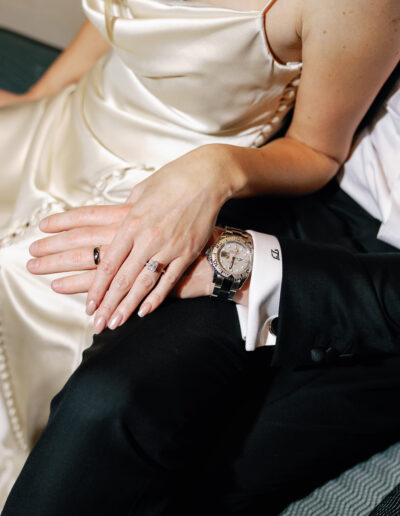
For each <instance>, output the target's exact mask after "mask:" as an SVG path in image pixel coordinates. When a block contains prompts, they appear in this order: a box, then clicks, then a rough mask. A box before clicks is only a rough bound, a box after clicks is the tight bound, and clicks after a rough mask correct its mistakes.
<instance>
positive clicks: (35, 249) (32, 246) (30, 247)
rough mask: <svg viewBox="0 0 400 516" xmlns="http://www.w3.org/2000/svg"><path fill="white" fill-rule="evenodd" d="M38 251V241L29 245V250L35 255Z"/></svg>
mask: <svg viewBox="0 0 400 516" xmlns="http://www.w3.org/2000/svg"><path fill="white" fill-rule="evenodd" d="M36 251H37V244H36V242H33V243H32V244H31V245H30V246H29V252H30V253H31V254H32V255H34V254H35V253H36Z"/></svg>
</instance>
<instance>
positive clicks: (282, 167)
mask: <svg viewBox="0 0 400 516" xmlns="http://www.w3.org/2000/svg"><path fill="white" fill-rule="evenodd" d="M278 5H279V3H278ZM303 5H304V9H303V11H302V16H303V20H304V21H303V22H302V23H301V25H300V26H301V37H302V41H303V50H302V51H303V63H304V68H303V75H302V79H301V82H300V87H299V92H298V99H297V102H296V107H295V113H294V117H293V121H292V124H291V126H290V128H289V130H288V133H287V134H286V136H285V137H284V138H280V139H278V140H275V141H273V142H271V143H269V144H267V145H265V146H264V147H263V148H261V149H246V148H241V147H234V146H227V145H219V144H216V145H206V146H203V147H199V148H197V149H195V150H193V151H191V152H189V153H188V154H186V155H184V156H182V157H180V158H179V159H177V160H175V161H174V162H171V163H168V164H167V165H166V166H164V167H162V168H161V169H160V170H158V171H157V172H156V173H155V174H153V175H152V176H151V177H149V178H148V179H146V180H145V181H143V182H141V183H139V184H138V185H137V186H135V187H134V188H133V190H132V193H131V195H130V197H129V199H128V201H127V204H128V205H129V206H130V211H129V212H128V213H127V215H126V217H125V218H124V220H123V221H122V223H121V224H120V225H119V229H118V231H117V232H116V234H115V236H114V238H113V241H112V243H111V245H110V247H109V248H108V249H107V252H106V253H105V255H104V257H103V258H102V261H101V263H100V265H99V267H98V269H97V271H96V273H95V275H94V279H93V283H91V286H90V289H89V292H88V299H87V311H88V313H90V314H93V313H94V312H95V311H96V310H97V314H96V318H95V330H96V332H100V331H102V329H103V328H104V327H105V326H106V324H107V323H109V322H110V321H116V320H117V321H118V322H119V324H122V323H123V322H125V321H126V320H127V318H128V317H129V316H130V315H131V314H132V312H133V310H135V309H136V307H137V306H138V305H139V304H140V303H141V302H142V300H143V299H144V300H145V301H144V303H143V304H142V312H144V313H149V312H150V311H153V310H154V309H156V308H157V307H158V306H159V305H160V303H162V301H163V300H164V299H165V297H166V296H167V294H168V293H169V292H170V291H171V289H172V288H173V287H174V286H175V284H176V283H177V281H178V280H179V278H180V277H181V276H182V274H183V272H184V271H185V270H186V269H187V267H188V266H189V265H190V264H191V263H193V262H194V261H195V260H196V259H197V257H198V256H199V253H200V252H201V250H202V249H203V247H204V246H205V244H206V243H207V241H208V239H209V238H210V236H211V232H212V229H213V227H214V224H215V220H216V216H217V214H218V212H219V209H220V208H221V206H222V205H223V204H224V202H225V201H226V200H227V199H229V198H230V197H235V196H251V195H255V194H258V193H271V194H275V195H276V194H278V195H282V194H289V195H295V194H306V193H309V192H312V191H313V190H317V189H319V188H321V187H322V186H323V185H324V184H325V183H326V182H328V181H329V179H330V178H331V177H332V176H333V175H334V174H335V173H336V171H337V170H338V168H339V166H340V164H341V163H342V162H343V161H344V160H345V158H346V156H347V154H348V152H349V148H350V145H351V141H352V138H353V134H354V131H355V129H356V127H357V125H358V124H359V122H360V120H361V118H362V117H363V115H364V113H365V111H366V109H367V107H368V105H369V104H370V103H371V101H372V100H373V98H374V96H375V95H376V93H377V91H378V90H379V88H380V87H381V85H382V84H383V82H384V81H385V79H386V78H387V76H388V75H389V74H390V72H391V70H392V69H393V68H394V67H395V65H396V63H397V61H398V59H399V49H400V32H399V30H398V27H399V25H400V24H399V21H400V4H399V2H398V0H379V2H377V1H376V0H325V1H324V2H320V1H319V0H308V1H307V2H306V1H304V2H303ZM87 216H88V217H89V219H90V217H91V210H88V212H87V214H86V212H82V211H75V212H70V213H68V214H64V215H63V216H56V217H55V218H54V217H50V218H49V219H45V220H44V221H43V222H42V224H41V229H42V230H43V231H46V232H50V233H51V232H62V231H65V230H68V229H72V228H74V227H79V226H85V225H90V224H89V222H90V221H89V220H86V218H85V217H87ZM32 252H33V254H35V250H34V249H32ZM50 254H51V253H50ZM148 260H155V261H158V262H159V263H160V264H162V265H163V266H168V268H167V272H166V274H164V275H163V276H161V277H160V275H159V274H154V273H151V274H150V275H149V273H148V271H147V269H146V268H144V264H145V263H146V262H147V261H148ZM32 272H33V271H32ZM150 280H151V281H150ZM112 326H114V325H112Z"/></svg>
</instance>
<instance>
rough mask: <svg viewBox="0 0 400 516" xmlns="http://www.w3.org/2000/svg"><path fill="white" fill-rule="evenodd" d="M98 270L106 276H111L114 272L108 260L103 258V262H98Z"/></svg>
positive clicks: (114, 267) (114, 269)
mask: <svg viewBox="0 0 400 516" xmlns="http://www.w3.org/2000/svg"><path fill="white" fill-rule="evenodd" d="M99 269H100V270H101V272H104V274H106V275H107V276H113V275H114V274H115V272H116V266H115V265H114V263H113V262H112V261H111V260H108V259H107V258H103V260H102V261H101V262H100V265H99Z"/></svg>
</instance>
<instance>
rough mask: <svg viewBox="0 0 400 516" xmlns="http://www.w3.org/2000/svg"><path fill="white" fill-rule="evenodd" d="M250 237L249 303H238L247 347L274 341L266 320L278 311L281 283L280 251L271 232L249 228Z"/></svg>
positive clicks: (268, 320) (274, 315)
mask: <svg viewBox="0 0 400 516" xmlns="http://www.w3.org/2000/svg"><path fill="white" fill-rule="evenodd" d="M248 233H250V235H251V236H252V237H253V244H254V257H253V270H252V274H251V280H250V289H249V306H248V307H247V306H242V305H237V311H238V317H239V323H240V329H241V331H242V337H243V339H244V340H245V341H246V350H247V351H253V350H254V349H255V348H257V347H260V346H270V345H274V344H275V340H276V337H275V336H274V335H273V334H272V333H270V332H269V322H270V321H271V320H272V319H273V318H275V317H277V316H278V314H279V302H280V296H281V285H282V251H281V246H280V245H279V241H278V239H277V238H276V237H274V236H272V235H265V234H263V233H257V232H256V231H248Z"/></svg>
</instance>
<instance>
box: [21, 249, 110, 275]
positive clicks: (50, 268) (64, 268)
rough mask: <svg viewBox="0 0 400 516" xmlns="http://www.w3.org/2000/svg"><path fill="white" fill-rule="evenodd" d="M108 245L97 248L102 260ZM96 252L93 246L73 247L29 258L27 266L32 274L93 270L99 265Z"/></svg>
mask: <svg viewBox="0 0 400 516" xmlns="http://www.w3.org/2000/svg"><path fill="white" fill-rule="evenodd" d="M107 247H108V246H100V247H97V248H96V249H99V253H100V254H99V260H100V261H101V258H102V256H104V253H105V252H106V250H107ZM94 254H95V253H94V249H93V247H83V248H81V249H73V250H70V251H64V252H62V253H56V254H51V255H48V256H42V257H41V258H34V259H33V260H29V261H28V263H27V268H28V270H29V272H31V273H32V274H53V273H56V272H70V271H83V270H91V269H95V268H96V267H97V265H96V264H95V260H94V258H95V256H94ZM99 260H98V261H99Z"/></svg>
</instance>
